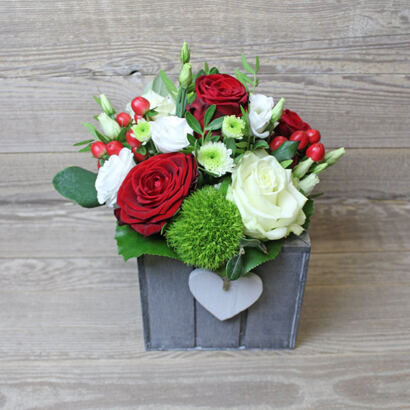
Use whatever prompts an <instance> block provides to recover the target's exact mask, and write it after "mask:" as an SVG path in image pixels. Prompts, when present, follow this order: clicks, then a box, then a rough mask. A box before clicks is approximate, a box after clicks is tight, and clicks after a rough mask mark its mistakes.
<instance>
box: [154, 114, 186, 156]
mask: <svg viewBox="0 0 410 410" xmlns="http://www.w3.org/2000/svg"><path fill="white" fill-rule="evenodd" d="M192 133H193V131H192V129H191V127H190V126H189V125H188V123H187V121H186V119H185V118H179V117H175V116H169V117H162V118H159V119H158V120H156V121H153V122H152V123H151V138H152V141H154V144H155V147H156V148H157V150H158V151H160V152H163V153H167V152H177V151H180V150H181V149H184V148H185V147H187V146H188V145H189V141H188V137H187V135H188V134H192Z"/></svg>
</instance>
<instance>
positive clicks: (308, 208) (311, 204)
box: [303, 199, 315, 230]
mask: <svg viewBox="0 0 410 410" xmlns="http://www.w3.org/2000/svg"><path fill="white" fill-rule="evenodd" d="M303 212H304V213H305V215H306V221H305V223H304V225H303V228H304V229H305V230H307V229H309V225H310V219H311V218H312V216H313V214H314V213H315V201H314V200H313V199H308V200H307V201H306V203H305V206H304V207H303Z"/></svg>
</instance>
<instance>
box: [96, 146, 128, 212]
mask: <svg viewBox="0 0 410 410" xmlns="http://www.w3.org/2000/svg"><path fill="white" fill-rule="evenodd" d="M134 166H135V162H134V155H133V154H132V152H131V151H130V150H129V149H128V148H123V149H122V150H121V151H120V153H119V155H111V156H110V158H109V160H108V161H106V162H105V163H104V165H103V166H102V167H101V168H100V169H99V170H98V175H97V179H96V180H95V189H96V190H97V199H98V202H99V203H100V204H104V203H105V204H106V205H107V206H109V207H110V208H114V207H115V206H116V205H117V193H118V190H119V189H120V186H121V184H122V183H123V181H124V179H125V177H126V176H127V175H128V172H130V171H131V169H132V168H134Z"/></svg>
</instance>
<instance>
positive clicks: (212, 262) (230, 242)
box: [166, 186, 244, 270]
mask: <svg viewBox="0 0 410 410" xmlns="http://www.w3.org/2000/svg"><path fill="white" fill-rule="evenodd" d="M243 230H244V227H243V224H242V219H241V215H240V213H239V210H238V208H237V207H236V205H235V204H234V203H232V202H230V201H228V200H227V199H226V198H225V197H224V195H223V194H222V192H220V191H219V190H217V189H215V188H214V187H211V186H207V187H205V188H202V189H200V190H198V191H196V192H194V193H193V194H192V195H191V196H189V197H188V198H187V199H185V201H184V202H183V204H182V210H181V213H180V214H179V216H177V218H176V220H175V221H174V222H173V223H172V224H171V225H170V227H169V228H168V230H167V232H166V238H167V241H168V245H169V246H170V247H171V248H173V249H174V250H175V252H176V253H177V254H178V255H179V256H180V257H181V259H182V260H183V262H184V263H186V264H187V265H194V266H197V267H201V268H205V269H210V270H216V269H218V268H219V267H220V266H221V265H222V264H224V263H226V262H227V261H228V259H230V258H231V257H232V256H234V255H236V254H237V253H238V249H239V243H240V240H241V238H242V237H243Z"/></svg>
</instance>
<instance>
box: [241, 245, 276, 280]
mask: <svg viewBox="0 0 410 410" xmlns="http://www.w3.org/2000/svg"><path fill="white" fill-rule="evenodd" d="M264 244H265V245H266V247H267V250H268V253H267V254H265V253H262V252H261V251H260V250H259V249H257V248H246V249H245V255H243V274H246V273H248V272H250V271H251V270H252V269H255V268H256V267H257V266H259V265H261V264H262V263H265V262H268V261H271V260H273V259H275V258H276V257H277V256H278V255H279V253H280V251H281V249H282V245H283V240H281V239H280V240H277V241H269V242H264Z"/></svg>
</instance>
